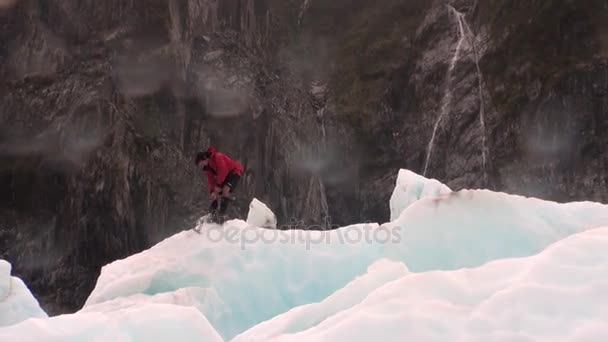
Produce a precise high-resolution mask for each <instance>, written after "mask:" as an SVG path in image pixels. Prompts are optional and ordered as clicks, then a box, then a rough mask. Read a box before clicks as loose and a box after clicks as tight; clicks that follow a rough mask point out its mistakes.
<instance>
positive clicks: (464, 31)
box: [423, 5, 488, 182]
mask: <svg viewBox="0 0 608 342" xmlns="http://www.w3.org/2000/svg"><path fill="white" fill-rule="evenodd" d="M448 9H449V11H450V13H452V14H453V15H454V17H455V18H456V20H457V23H458V34H459V38H458V42H457V43H456V50H455V52H454V56H453V57H452V60H451V61H450V66H449V68H448V71H447V74H446V81H445V82H446V86H445V93H444V95H443V98H442V99H441V110H440V112H439V116H438V117H437V121H436V122H435V126H434V127H433V134H432V135H431V140H430V141H429V144H428V147H427V155H426V162H425V164H424V171H423V175H424V176H426V173H427V171H428V167H429V164H430V161H431V157H432V154H433V147H434V144H435V138H436V136H437V131H438V129H439V125H440V123H441V122H442V120H443V119H444V117H445V116H446V115H447V114H449V108H450V105H451V104H452V72H453V70H454V68H455V67H456V63H458V60H459V59H460V57H461V50H462V49H463V44H464V42H465V40H466V41H468V43H469V47H470V48H471V50H472V51H473V58H474V61H475V67H476V71H477V80H478V88H479V124H480V126H481V133H482V134H481V145H482V147H481V157H482V168H483V179H484V182H486V181H487V167H486V164H487V154H488V149H487V146H486V124H485V103H484V100H483V87H484V85H483V75H482V73H481V68H480V67H479V52H478V50H477V47H476V45H475V35H474V34H473V30H472V29H471V27H470V26H469V24H468V23H467V21H466V19H465V15H464V13H461V12H458V11H457V10H456V9H455V8H454V7H452V6H450V5H448Z"/></svg>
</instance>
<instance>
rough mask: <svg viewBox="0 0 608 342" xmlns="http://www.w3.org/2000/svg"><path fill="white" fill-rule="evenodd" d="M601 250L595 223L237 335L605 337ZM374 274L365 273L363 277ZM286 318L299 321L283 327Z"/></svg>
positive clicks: (607, 284) (605, 238) (607, 279)
mask: <svg viewBox="0 0 608 342" xmlns="http://www.w3.org/2000/svg"><path fill="white" fill-rule="evenodd" d="M607 250H608V228H598V229H594V230H589V231H587V232H584V233H580V234H577V235H573V236H571V237H569V238H566V239H564V240H561V241H559V242H557V243H555V244H554V245H552V246H550V247H549V248H547V249H546V250H545V251H543V252H542V253H540V254H538V255H535V256H532V257H528V258H519V259H504V260H498V261H493V262H491V263H488V264H485V265H483V266H481V267H478V268H474V269H461V270H457V271H444V272H437V271H434V272H424V273H418V274H416V273H409V274H406V275H405V276H403V277H401V279H399V280H396V281H392V282H387V283H386V284H385V285H384V286H381V287H379V288H377V289H375V290H374V291H373V292H372V293H371V294H370V295H369V296H367V297H366V298H365V299H364V300H363V301H362V302H361V303H360V304H358V305H356V306H353V307H350V308H347V309H346V310H342V311H339V312H335V311H332V314H333V315H332V316H331V317H329V318H327V317H325V315H324V314H323V312H322V311H318V312H315V314H316V317H317V318H318V319H319V320H322V322H321V323H320V324H318V325H316V326H314V327H309V325H308V324H305V323H306V322H307V321H309V320H310V319H311V317H309V316H299V317H298V316H296V315H294V314H293V312H297V311H299V310H301V309H300V308H295V309H293V310H291V311H290V312H288V313H286V314H284V315H281V316H278V317H276V318H274V319H272V320H271V321H268V322H265V323H263V324H262V325H260V326H264V327H265V331H268V332H271V333H272V334H271V335H258V334H257V333H258V330H259V329H257V327H255V328H253V329H251V330H250V331H248V332H245V333H244V334H242V335H241V336H239V339H242V340H243V341H247V340H252V339H253V340H257V337H258V336H268V337H276V338H274V339H272V338H269V339H265V340H267V341H334V340H341V341H342V340H343V341H351V340H355V341H450V340H459V341H547V342H549V341H550V342H553V341H606V340H607V339H608V325H607V324H606V322H608V300H607V299H606V289H607V288H608V253H606V251H607ZM374 274H376V275H377V272H371V271H370V277H371V276H373V275H374ZM353 285H354V283H353ZM339 295H340V294H339V292H338V293H336V294H335V295H334V296H339ZM334 296H331V297H329V298H328V299H327V300H326V301H325V302H329V301H331V299H332V297H334ZM292 319H297V320H298V321H295V322H293V321H292V322H291V324H290V325H289V326H287V325H285V321H288V320H292ZM298 323H304V324H301V325H299V324H298ZM298 328H299V329H298ZM296 330H299V331H296ZM278 332H283V334H282V335H278V336H277V333H278ZM262 333H263V332H262Z"/></svg>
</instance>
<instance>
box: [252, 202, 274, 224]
mask: <svg viewBox="0 0 608 342" xmlns="http://www.w3.org/2000/svg"><path fill="white" fill-rule="evenodd" d="M247 224H249V225H250V226H253V227H261V228H271V229H276V228H277V217H276V216H275V215H274V213H273V212H272V210H270V208H268V206H267V205H266V204H264V203H263V202H261V201H259V200H258V199H257V198H254V199H253V200H252V201H251V204H249V213H248V214H247Z"/></svg>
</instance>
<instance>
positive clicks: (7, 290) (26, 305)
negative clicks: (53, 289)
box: [0, 260, 47, 327]
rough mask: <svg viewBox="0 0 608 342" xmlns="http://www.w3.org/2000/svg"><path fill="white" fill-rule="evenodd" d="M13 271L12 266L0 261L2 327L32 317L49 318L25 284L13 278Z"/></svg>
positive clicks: (0, 325)
mask: <svg viewBox="0 0 608 342" xmlns="http://www.w3.org/2000/svg"><path fill="white" fill-rule="evenodd" d="M11 269H12V267H11V264H9V263H8V262H7V261H5V260H0V327H4V326H9V325H13V324H15V323H19V322H21V321H24V320H26V319H28V318H31V317H39V318H45V317H47V314H46V313H45V312H44V311H43V310H42V309H41V308H40V305H39V304H38V301H37V300H36V298H34V296H33V295H32V293H31V292H30V291H29V289H28V288H27V286H26V285H25V283H23V281H22V280H21V279H19V278H17V277H13V276H11Z"/></svg>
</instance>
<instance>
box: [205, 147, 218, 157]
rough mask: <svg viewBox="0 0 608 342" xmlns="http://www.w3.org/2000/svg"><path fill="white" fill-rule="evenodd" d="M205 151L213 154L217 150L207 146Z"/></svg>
mask: <svg viewBox="0 0 608 342" xmlns="http://www.w3.org/2000/svg"><path fill="white" fill-rule="evenodd" d="M207 152H209V153H211V155H214V154H215V152H217V149H216V148H215V147H213V146H209V148H208V149H207Z"/></svg>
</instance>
